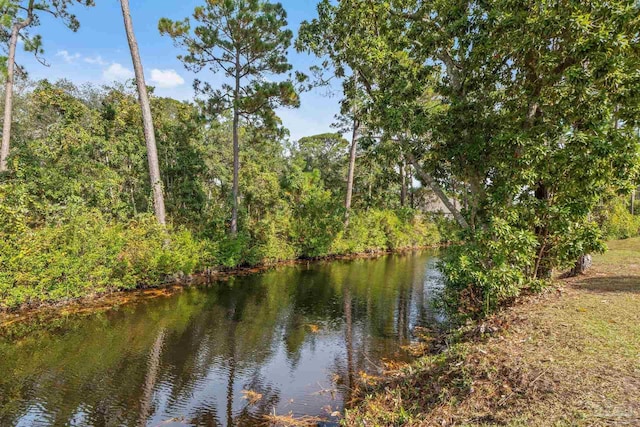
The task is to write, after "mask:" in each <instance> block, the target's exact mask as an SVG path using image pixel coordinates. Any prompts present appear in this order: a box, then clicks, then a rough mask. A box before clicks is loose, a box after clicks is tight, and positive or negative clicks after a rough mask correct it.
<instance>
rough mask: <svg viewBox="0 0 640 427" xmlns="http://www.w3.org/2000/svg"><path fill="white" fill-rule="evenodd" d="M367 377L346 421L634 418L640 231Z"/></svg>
mask: <svg viewBox="0 0 640 427" xmlns="http://www.w3.org/2000/svg"><path fill="white" fill-rule="evenodd" d="M609 248H610V250H609V251H608V252H607V253H606V254H604V255H599V256H596V257H594V266H593V268H592V269H591V270H590V271H589V272H588V273H587V275H585V276H581V277H578V278H572V279H567V280H564V281H562V282H560V283H559V286H558V288H557V289H553V290H550V291H548V292H546V293H545V294H544V295H540V296H537V297H535V298H533V297H532V298H529V299H527V300H526V301H524V302H522V303H520V304H517V305H515V306H513V307H511V308H509V309H507V310H505V311H504V312H502V313H500V314H499V315H496V316H495V317H493V318H490V319H488V320H487V321H486V324H485V325H484V326H485V327H484V328H483V329H484V330H486V331H495V332H493V333H490V334H486V333H484V334H481V333H479V329H478V328H475V329H470V330H469V331H466V333H465V336H464V337H463V338H462V339H460V340H456V341H458V342H457V343H456V344H450V345H449V346H447V348H446V350H445V351H444V352H443V353H442V354H439V355H437V356H426V357H423V358H421V359H419V360H418V361H417V362H416V363H414V364H412V365H411V366H409V367H405V368H403V369H401V370H395V371H391V372H388V373H387V375H386V377H385V379H384V380H383V381H381V382H378V383H376V384H373V385H369V386H363V387H362V389H361V390H360V391H361V396H363V399H362V400H361V401H360V402H359V404H358V405H357V406H356V407H355V408H354V409H352V410H350V411H348V412H347V414H346V418H345V422H346V424H347V425H354V426H355V425H385V426H387V425H425V426H428V425H438V426H442V425H511V426H525V425H536V426H565V425H585V426H587V425H588V426H600V425H603V426H604V425H640V238H635V239H628V240H624V241H616V242H612V243H610V245H609Z"/></svg>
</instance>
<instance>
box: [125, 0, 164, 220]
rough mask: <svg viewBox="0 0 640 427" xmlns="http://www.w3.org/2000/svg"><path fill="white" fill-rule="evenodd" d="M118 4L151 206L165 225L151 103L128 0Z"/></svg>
mask: <svg viewBox="0 0 640 427" xmlns="http://www.w3.org/2000/svg"><path fill="white" fill-rule="evenodd" d="M120 5H121V6H122V17H123V18H124V28H125V30H126V32H127V40H128V42H129V50H130V51H131V59H132V60H133V69H134V71H135V74H136V85H137V86H138V98H139V99H140V108H141V109H142V123H143V125H144V139H145V141H146V143H147V160H148V162H149V178H150V180H151V188H152V190H153V208H154V211H155V214H156V219H157V220H158V222H159V223H160V224H162V225H165V224H166V222H167V220H166V211H165V207H164V194H163V193H162V179H161V178H160V165H159V162H158V148H157V146H156V135H155V132H154V129H153V118H152V117H151V105H150V103H149V94H148V93H147V84H146V82H145V80H144V70H143V69H142V62H141V61H140V51H139V49H138V42H137V41H136V36H135V34H134V32H133V22H132V20H131V12H130V10H129V0H120Z"/></svg>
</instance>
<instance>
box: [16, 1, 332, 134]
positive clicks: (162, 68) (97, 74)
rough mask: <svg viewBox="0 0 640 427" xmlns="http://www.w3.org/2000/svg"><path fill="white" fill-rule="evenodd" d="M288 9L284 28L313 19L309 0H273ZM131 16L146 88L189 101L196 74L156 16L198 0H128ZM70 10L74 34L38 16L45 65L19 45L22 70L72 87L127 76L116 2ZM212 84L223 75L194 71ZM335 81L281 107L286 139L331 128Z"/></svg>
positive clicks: (301, 62) (294, 60)
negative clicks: (292, 105)
mask: <svg viewBox="0 0 640 427" xmlns="http://www.w3.org/2000/svg"><path fill="white" fill-rule="evenodd" d="M280 1H281V3H282V4H283V6H284V7H285V9H286V10H287V14H288V22H289V28H290V29H291V30H292V31H293V32H294V37H295V35H296V34H297V31H298V27H299V25H300V23H301V22H302V21H304V20H311V19H313V18H314V17H315V16H316V3H317V1H316V0H280ZM130 3H131V4H130V6H131V15H132V18H133V25H134V30H135V33H136V37H137V39H138V45H139V47H140V54H141V57H142V64H143V67H144V70H145V77H146V81H147V85H150V86H154V87H155V93H156V95H158V96H166V97H172V98H176V99H181V100H191V99H193V95H194V94H193V88H192V84H193V80H194V78H196V75H195V74H194V73H192V72H190V71H187V70H186V69H185V68H184V66H183V65H182V63H181V62H180V61H179V60H178V59H177V55H179V54H180V53H181V50H180V49H179V48H177V47H175V46H174V45H173V41H172V40H171V38H169V37H167V36H161V35H160V33H159V32H158V21H159V20H160V18H162V17H166V18H170V19H173V20H178V19H183V18H186V17H190V16H191V13H192V12H193V9H194V7H195V6H198V5H201V4H202V3H203V0H131V2H130ZM72 11H73V13H75V14H76V16H77V17H78V19H79V21H80V29H79V30H78V31H77V32H76V33H74V32H72V31H71V30H69V29H68V28H66V27H65V26H64V25H63V24H62V22H60V21H56V20H55V19H53V18H51V17H49V16H42V19H41V22H42V25H41V26H40V27H37V28H36V29H35V30H34V31H32V32H33V33H37V34H41V35H42V38H43V44H44V46H43V47H44V50H45V53H44V55H43V58H44V59H45V60H46V62H47V63H48V66H44V65H42V64H40V63H39V62H37V61H36V60H35V59H34V58H33V56H32V54H30V53H27V52H24V50H22V49H18V51H17V55H16V62H17V63H18V64H20V65H22V66H24V67H25V69H26V70H27V72H28V74H29V77H30V78H31V79H34V80H39V79H44V78H46V79H49V80H51V81H55V80H58V79H62V78H65V79H68V80H71V81H72V82H74V83H76V84H83V83H87V82H88V83H94V84H98V85H101V84H108V83H112V82H114V81H120V82H122V81H126V80H127V79H131V78H133V66H132V62H131V56H130V53H129V46H128V44H127V39H126V35H125V32H124V24H123V20H122V11H121V9H120V2H119V1H118V0H97V1H96V6H95V7H90V8H87V7H82V6H78V5H74V6H73V7H72ZM289 60H290V62H291V64H292V65H293V67H294V70H299V71H302V72H306V71H308V69H309V67H310V66H311V65H313V64H314V63H318V62H319V60H318V59H317V58H315V57H313V56H309V55H306V54H299V53H297V52H295V49H293V48H291V49H290V50H289ZM197 77H198V78H199V79H200V80H206V81H209V82H211V83H212V84H214V85H217V84H219V83H220V82H222V81H223V80H224V77H223V76H222V74H221V73H218V74H213V73H211V72H209V71H202V72H200V73H199V75H198V76H197ZM339 99H340V86H339V83H338V82H334V85H333V87H332V88H330V89H327V88H319V89H315V90H313V91H311V92H306V93H303V94H302V96H301V106H300V108H298V109H280V110H278V114H279V116H280V117H281V118H282V121H283V124H284V126H285V127H286V128H288V129H289V131H290V135H291V136H290V139H291V140H297V139H299V138H301V137H303V136H309V135H314V134H319V133H324V132H330V131H332V129H331V124H332V123H333V121H334V117H335V115H336V114H337V113H338V112H339Z"/></svg>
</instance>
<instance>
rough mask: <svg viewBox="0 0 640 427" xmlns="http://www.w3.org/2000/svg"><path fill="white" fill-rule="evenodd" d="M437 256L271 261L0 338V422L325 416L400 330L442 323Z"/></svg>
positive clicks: (395, 348) (203, 421)
mask: <svg viewBox="0 0 640 427" xmlns="http://www.w3.org/2000/svg"><path fill="white" fill-rule="evenodd" d="M436 263H437V255H436V253H435V252H428V251H427V252H415V253H409V254H402V255H388V256H384V257H381V258H377V259H356V260H350V261H333V262H320V263H310V264H304V265H295V266H290V267H282V268H278V269H274V270H270V271H267V272H264V273H260V274H255V275H251V276H244V277H232V278H230V279H228V280H226V281H218V282H213V283H211V284H209V285H206V286H201V287H191V288H185V289H184V290H183V291H181V292H179V293H177V294H174V295H172V296H170V297H166V298H156V299H145V300H141V301H138V302H135V303H131V304H126V305H123V306H120V307H119V308H116V309H113V310H109V311H106V312H102V313H96V314H92V315H89V316H86V315H85V316H82V317H77V316H70V317H67V318H64V319H61V320H58V321H57V322H56V323H55V324H54V325H51V327H48V328H40V329H36V330H35V331H32V332H30V333H29V334H28V335H26V336H24V337H21V338H13V339H9V338H4V339H0V425H2V426H5V425H6V426H14V425H17V426H39V425H43V426H44V425H55V426H66V425H74V426H88V425H90V426H120V425H124V426H129V425H131V426H133V425H150V426H157V425H162V426H170V425H197V426H223V425H227V426H231V425H235V426H244V425H261V423H264V415H265V414H274V413H275V414H277V415H288V414H292V415H294V416H319V417H322V418H325V419H327V423H326V424H325V425H331V423H335V422H337V421H338V418H337V417H336V416H337V415H338V412H339V411H341V410H342V409H343V408H344V406H345V402H348V401H349V400H350V390H351V385H352V384H353V382H354V379H355V378H356V376H358V375H360V374H361V373H362V372H370V373H375V372H376V371H377V370H378V369H379V366H380V363H381V361H382V360H383V359H392V360H396V359H400V360H403V359H406V358H407V357H408V356H407V354H406V353H405V351H404V350H403V348H402V347H403V346H405V345H407V344H410V343H411V342H412V340H413V339H414V338H413V336H412V330H413V329H414V328H415V327H416V326H428V325H432V324H434V323H435V322H438V321H440V320H441V319H440V318H439V315H438V314H437V313H436V312H435V311H434V310H433V308H432V305H431V301H432V299H433V297H434V295H435V293H436V292H437V289H438V288H439V287H440V286H441V276H440V273H439V272H438V270H437V269H436ZM332 414H333V415H332Z"/></svg>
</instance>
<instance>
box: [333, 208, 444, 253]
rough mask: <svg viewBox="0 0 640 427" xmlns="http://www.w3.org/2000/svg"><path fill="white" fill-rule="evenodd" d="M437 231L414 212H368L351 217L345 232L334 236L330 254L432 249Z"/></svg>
mask: <svg viewBox="0 0 640 427" xmlns="http://www.w3.org/2000/svg"><path fill="white" fill-rule="evenodd" d="M439 242H440V235H439V233H438V229H437V227H436V226H435V224H434V223H433V222H430V221H428V220H426V219H425V218H424V217H423V216H422V215H419V214H417V213H416V212H414V211H410V210H403V211H399V212H396V211H392V210H370V211H365V212H359V213H353V214H352V215H351V218H350V220H349V227H348V228H347V231H346V232H342V231H341V232H340V233H338V235H337V237H336V239H335V240H334V242H333V244H332V246H331V252H332V253H333V254H350V253H360V252H373V251H380V250H398V249H407V248H415V247H423V246H430V245H435V244H437V243H439Z"/></svg>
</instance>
